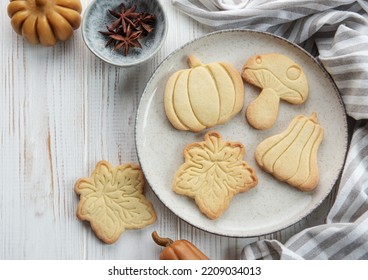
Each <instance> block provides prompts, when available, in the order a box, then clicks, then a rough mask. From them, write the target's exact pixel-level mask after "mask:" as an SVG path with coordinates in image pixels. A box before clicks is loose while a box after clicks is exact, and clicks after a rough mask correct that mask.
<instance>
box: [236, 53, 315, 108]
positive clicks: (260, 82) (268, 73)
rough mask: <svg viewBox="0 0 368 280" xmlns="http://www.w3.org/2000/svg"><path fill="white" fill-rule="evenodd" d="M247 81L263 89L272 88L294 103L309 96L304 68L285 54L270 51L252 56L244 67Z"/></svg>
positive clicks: (299, 102)
mask: <svg viewBox="0 0 368 280" xmlns="http://www.w3.org/2000/svg"><path fill="white" fill-rule="evenodd" d="M242 77H243V79H244V80H245V81H247V82H248V83H250V84H253V85H255V86H257V87H259V88H261V89H266V88H272V89H273V90H274V91H275V92H276V93H277V95H278V96H279V97H280V98H281V99H283V100H285V101H287V102H289V103H292V104H301V103H303V102H304V101H305V100H306V99H307V98H308V81H307V78H306V76H305V74H304V71H303V70H302V68H301V67H300V66H299V65H298V64H297V63H295V62H294V61H293V60H291V59H290V58H288V57H287V56H285V55H282V54H277V53H269V54H262V55H255V56H253V57H251V58H250V59H249V60H248V61H247V62H246V64H245V65H244V66H243V69H242Z"/></svg>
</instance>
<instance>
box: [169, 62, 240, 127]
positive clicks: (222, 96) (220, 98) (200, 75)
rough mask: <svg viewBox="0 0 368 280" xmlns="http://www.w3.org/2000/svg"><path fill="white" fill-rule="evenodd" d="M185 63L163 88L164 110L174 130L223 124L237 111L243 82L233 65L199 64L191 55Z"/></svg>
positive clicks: (219, 63) (218, 63)
mask: <svg viewBox="0 0 368 280" xmlns="http://www.w3.org/2000/svg"><path fill="white" fill-rule="evenodd" d="M188 64H189V67H190V68H189V69H183V70H180V71H177V72H175V73H174V74H173V75H172V76H171V77H170V78H169V80H168V82H167V84H166V88H165V97H164V105H165V112H166V115H167V118H168V119H169V121H170V123H171V124H172V125H173V126H174V127H175V128H176V129H179V130H190V131H193V132H198V131H201V130H203V129H206V128H209V127H213V126H215V125H218V124H224V123H226V122H227V121H229V120H230V119H231V118H232V117H233V116H235V115H236V114H237V113H239V112H240V111H241V109H242V108H243V103H244V102H243V101H244V84H243V80H242V78H241V76H240V73H239V72H238V71H237V70H236V69H235V68H234V66H232V65H231V64H229V63H226V62H213V63H210V64H202V63H201V62H200V61H199V60H198V58H197V57H196V56H194V55H190V56H189V57H188Z"/></svg>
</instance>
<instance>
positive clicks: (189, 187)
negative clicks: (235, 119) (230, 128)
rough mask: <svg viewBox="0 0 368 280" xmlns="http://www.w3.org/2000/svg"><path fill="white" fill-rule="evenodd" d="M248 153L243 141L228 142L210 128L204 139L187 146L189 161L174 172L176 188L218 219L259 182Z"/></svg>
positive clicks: (186, 160) (200, 208)
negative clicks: (249, 161)
mask: <svg viewBox="0 0 368 280" xmlns="http://www.w3.org/2000/svg"><path fill="white" fill-rule="evenodd" d="M244 155H245V148H244V145H243V144H241V143H239V142H224V141H223V140H222V137H221V135H220V134H219V133H218V132H216V131H212V132H208V133H207V134H206V135H205V136H204V141H201V142H194V143H192V144H189V145H187V146H186V147H185V149H184V159H185V162H184V163H183V164H182V165H181V166H180V168H179V169H178V170H177V172H176V174H175V176H174V181H173V190H174V191H175V192H176V193H178V194H180V195H185V196H188V197H190V198H192V199H194V201H195V203H196V204H197V206H198V208H199V210H200V211H201V212H202V213H203V214H205V215H206V216H207V217H208V218H210V219H216V218H218V217H219V216H220V215H221V214H222V213H223V212H224V211H225V210H226V209H227V208H228V206H229V204H230V201H231V199H232V198H233V196H234V195H235V194H237V193H240V192H246V191H248V190H249V189H251V188H253V187H255V186H256V185H257V183H258V178H257V175H256V172H255V170H254V169H253V168H251V167H250V166H249V165H248V164H247V163H246V162H245V161H244V160H243V158H244Z"/></svg>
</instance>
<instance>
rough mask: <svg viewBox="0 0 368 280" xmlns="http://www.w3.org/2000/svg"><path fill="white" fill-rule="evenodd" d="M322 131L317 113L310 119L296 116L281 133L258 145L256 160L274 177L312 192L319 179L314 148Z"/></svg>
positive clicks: (320, 138)
mask: <svg viewBox="0 0 368 280" xmlns="http://www.w3.org/2000/svg"><path fill="white" fill-rule="evenodd" d="M323 131H324V130H323V128H322V127H321V125H320V124H319V122H318V120H317V114H316V113H313V114H312V115H311V117H309V118H308V117H306V116H303V115H299V116H296V117H295V118H294V119H293V120H292V122H291V123H290V125H289V126H288V128H287V129H286V130H285V131H284V132H282V133H280V134H277V135H275V136H272V137H269V138H267V139H266V140H264V141H263V142H261V143H260V144H259V145H258V146H257V148H256V151H255V159H256V161H257V163H258V165H259V166H260V167H261V168H262V169H263V170H264V171H266V172H268V173H271V174H272V175H273V176H274V177H275V178H276V179H278V180H280V181H282V182H286V183H288V184H289V185H291V186H294V187H296V188H298V189H299V190H301V191H311V190H313V189H315V188H316V187H317V185H318V182H319V171H318V162H317V151H318V148H319V145H320V143H321V141H322V139H323V133H324V132H323Z"/></svg>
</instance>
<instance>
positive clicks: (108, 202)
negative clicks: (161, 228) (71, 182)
mask: <svg viewBox="0 0 368 280" xmlns="http://www.w3.org/2000/svg"><path fill="white" fill-rule="evenodd" d="M144 185H145V179H144V176H143V172H142V171H141V169H140V167H139V165H136V164H132V163H127V164H123V165H120V166H117V167H115V168H113V167H112V166H111V164H110V163H109V162H107V161H100V162H98V163H97V165H96V168H95V170H94V171H93V172H92V174H91V176H90V177H89V178H82V179H79V180H78V181H77V182H76V184H75V192H76V193H77V194H78V195H79V196H80V201H79V204H78V207H77V217H78V218H79V219H80V220H82V221H89V222H90V224H91V228H92V230H93V231H94V233H95V234H96V235H97V237H98V238H100V239H101V240H102V241H103V242H105V243H108V244H111V243H114V242H115V241H117V240H118V238H119V237H120V235H121V234H122V233H123V231H124V230H126V229H140V228H143V227H145V226H147V225H150V224H152V223H154V222H155V221H156V213H155V210H154V208H153V206H152V204H151V203H150V202H149V201H148V200H147V199H146V197H145V196H144V195H143V188H144Z"/></svg>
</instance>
